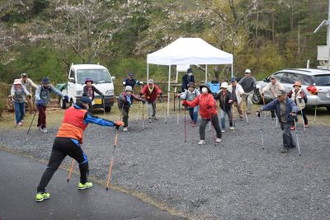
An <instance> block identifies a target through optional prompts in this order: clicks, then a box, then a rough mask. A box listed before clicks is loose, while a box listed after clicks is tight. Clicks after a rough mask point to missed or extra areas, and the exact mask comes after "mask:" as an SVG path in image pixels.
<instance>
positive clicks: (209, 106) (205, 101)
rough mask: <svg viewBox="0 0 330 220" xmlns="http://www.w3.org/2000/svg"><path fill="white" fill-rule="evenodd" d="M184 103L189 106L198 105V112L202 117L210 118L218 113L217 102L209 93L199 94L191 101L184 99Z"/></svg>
mask: <svg viewBox="0 0 330 220" xmlns="http://www.w3.org/2000/svg"><path fill="white" fill-rule="evenodd" d="M184 103H185V104H187V105H188V106H191V107H195V106H197V105H199V114H200V115H201V117H202V118H204V119H210V118H212V117H213V116H214V115H216V114H218V112H217V102H216V101H215V99H214V98H213V95H212V94H211V93H206V94H203V93H202V94H200V95H199V96H197V97H196V98H195V99H194V100H192V101H184Z"/></svg>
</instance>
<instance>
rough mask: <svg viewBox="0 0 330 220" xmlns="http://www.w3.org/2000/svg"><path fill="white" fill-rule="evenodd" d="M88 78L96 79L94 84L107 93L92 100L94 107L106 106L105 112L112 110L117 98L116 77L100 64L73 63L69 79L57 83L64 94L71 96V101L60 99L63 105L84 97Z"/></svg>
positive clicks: (64, 106)
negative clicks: (115, 92)
mask: <svg viewBox="0 0 330 220" xmlns="http://www.w3.org/2000/svg"><path fill="white" fill-rule="evenodd" d="M86 78H91V79H92V80H93V81H94V86H95V87H96V88H97V89H98V90H99V91H100V92H102V93H103V94H104V95H105V97H104V99H103V98H102V97H100V96H99V95H97V94H96V96H95V99H94V100H93V102H92V105H93V107H94V108H104V110H105V112H110V111H111V107H112V105H113V103H114V102H115V100H116V97H115V95H114V85H113V80H114V79H115V77H113V76H111V75H110V73H109V71H108V70H107V68H105V67H104V66H101V65H99V64H75V65H71V67H70V70H69V72H68V79H67V80H68V81H67V82H66V83H62V84H58V85H56V87H57V88H58V89H59V90H60V91H62V93H63V94H65V95H67V96H68V97H69V103H66V102H64V101H62V100H60V105H61V107H62V108H67V107H68V106H71V105H72V103H75V102H76V101H77V100H79V99H80V98H81V97H82V95H83V87H84V86H85V80H86ZM103 102H104V103H103ZM67 104H68V105H67Z"/></svg>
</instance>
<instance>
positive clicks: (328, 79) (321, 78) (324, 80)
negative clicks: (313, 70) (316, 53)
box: [314, 74, 330, 86]
mask: <svg viewBox="0 0 330 220" xmlns="http://www.w3.org/2000/svg"><path fill="white" fill-rule="evenodd" d="M314 83H315V85H316V86H330V74H327V75H315V76H314Z"/></svg>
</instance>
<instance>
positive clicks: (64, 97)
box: [62, 95, 69, 103]
mask: <svg viewBox="0 0 330 220" xmlns="http://www.w3.org/2000/svg"><path fill="white" fill-rule="evenodd" d="M62 99H63V101H64V102H66V103H68V102H69V96H67V95H65V96H63V97H62Z"/></svg>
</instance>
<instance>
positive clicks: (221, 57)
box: [147, 38, 233, 65]
mask: <svg viewBox="0 0 330 220" xmlns="http://www.w3.org/2000/svg"><path fill="white" fill-rule="evenodd" d="M147 63H151V64H158V65H182V64H232V63H233V55H232V54H230V53H227V52H224V51H222V50H219V49H218V48H216V47H213V46H212V45H210V44H208V43H207V42H205V41H204V40H202V39H201V38H179V39H177V40H176V41H174V42H172V43H170V44H169V45H168V46H166V47H164V48H162V49H160V50H158V51H156V52H153V53H151V54H148V55H147Z"/></svg>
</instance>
